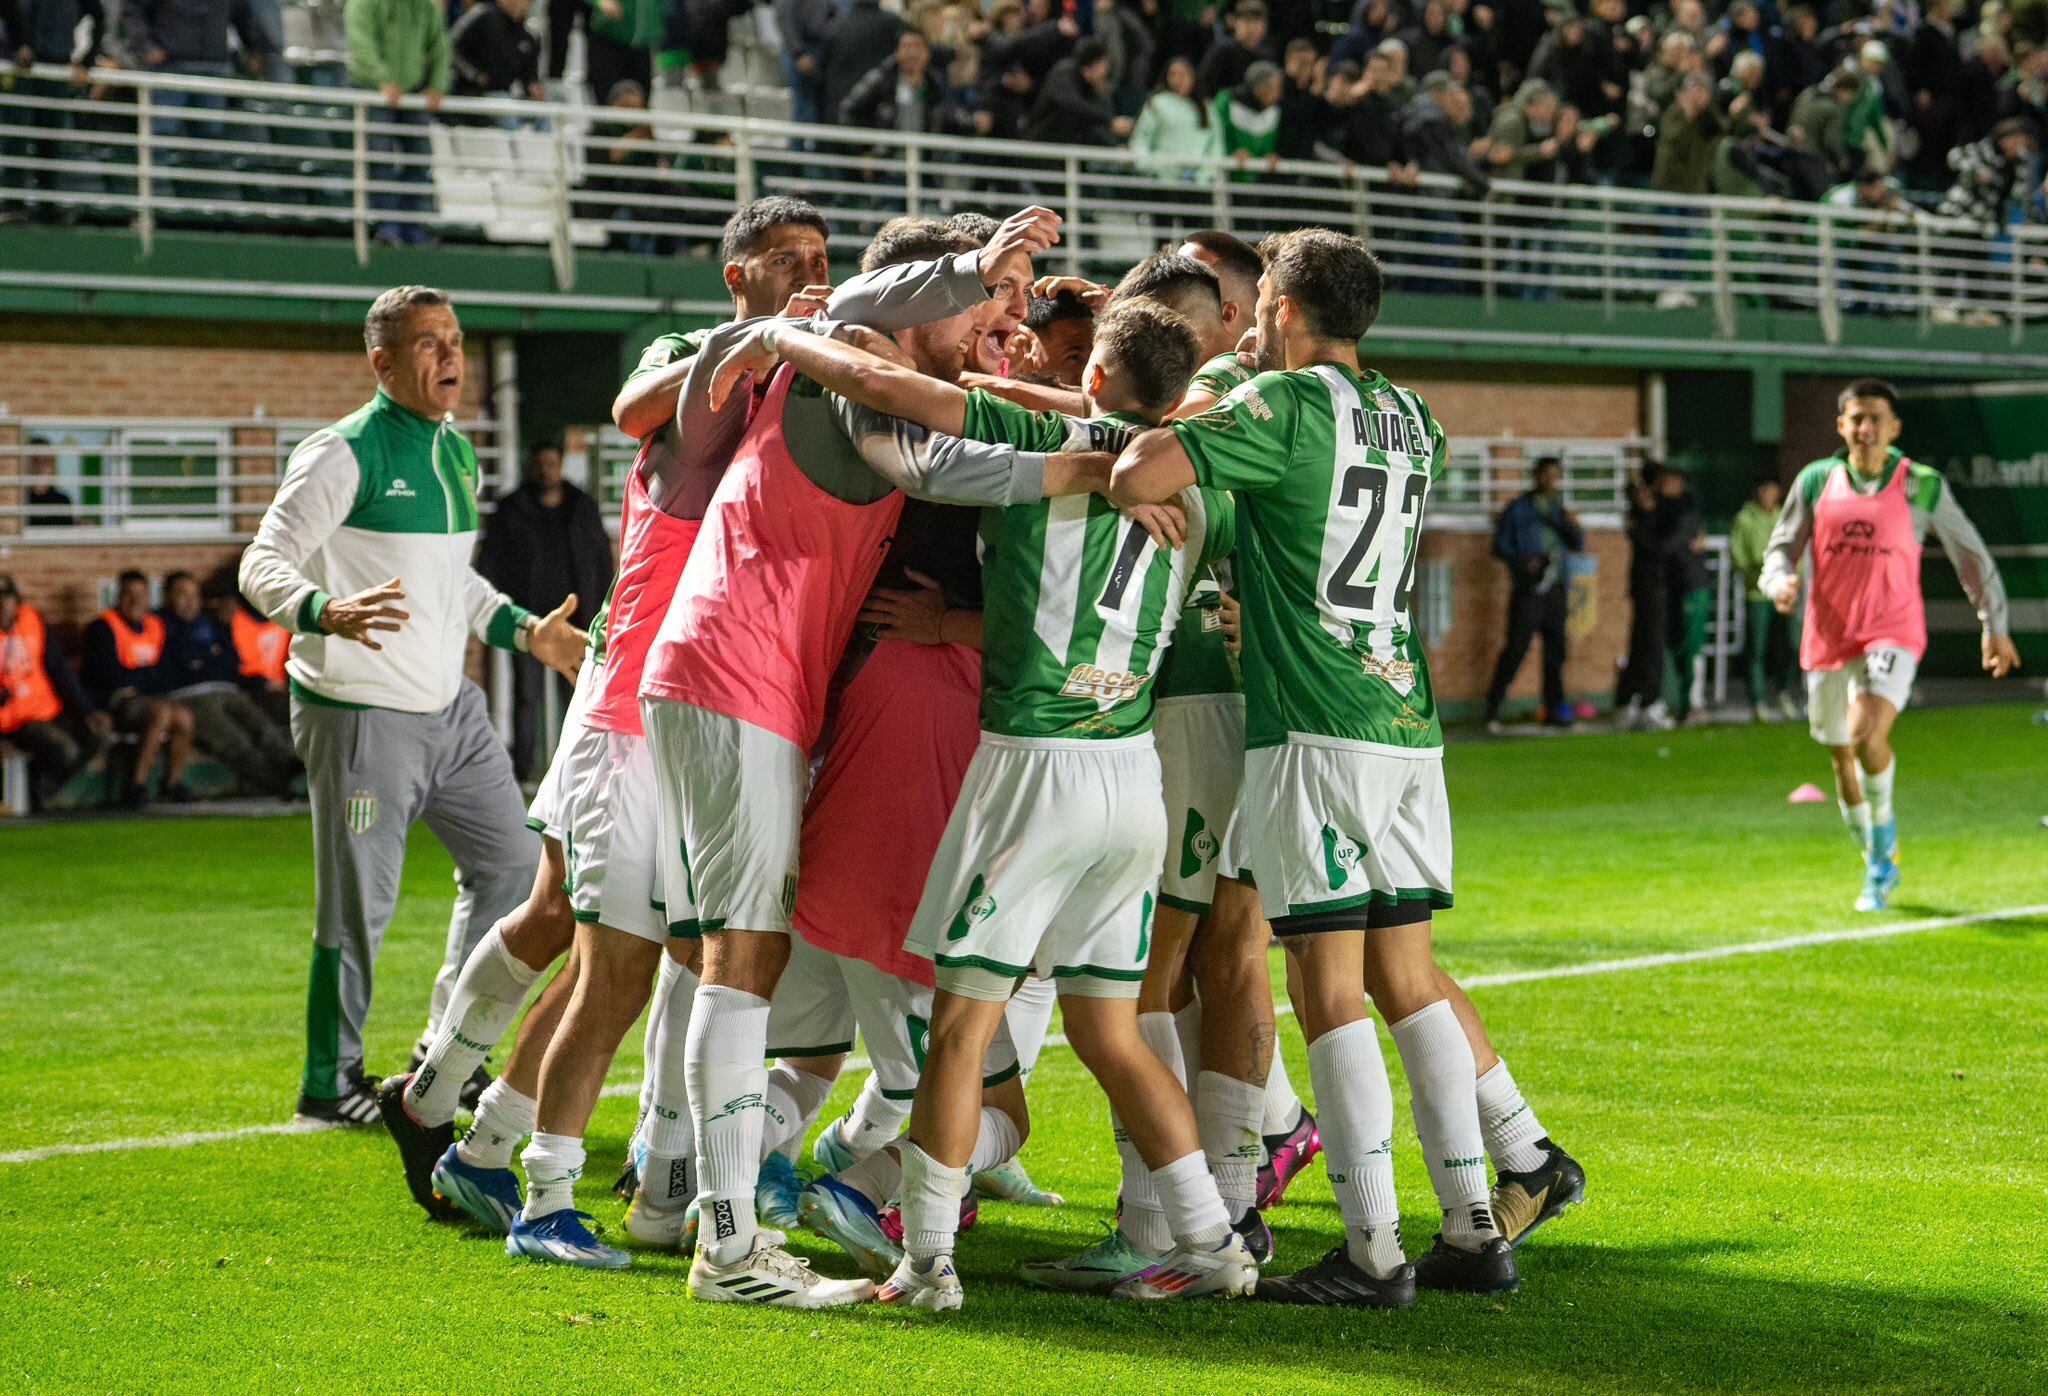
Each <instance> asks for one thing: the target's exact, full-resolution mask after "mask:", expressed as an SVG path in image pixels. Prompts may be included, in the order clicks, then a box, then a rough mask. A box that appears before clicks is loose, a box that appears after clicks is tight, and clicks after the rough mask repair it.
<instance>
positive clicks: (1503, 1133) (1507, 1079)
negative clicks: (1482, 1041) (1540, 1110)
mask: <svg viewBox="0 0 2048 1396" xmlns="http://www.w3.org/2000/svg"><path fill="white" fill-rule="evenodd" d="M1475 1094H1476V1096H1477V1097H1478V1101H1479V1132H1480V1134H1482V1135H1484V1136H1485V1138H1486V1152H1487V1154H1488V1155H1489V1156H1490V1157H1491V1158H1492V1159H1493V1166H1494V1167H1495V1168H1498V1169H1501V1170H1502V1171H1504V1172H1508V1173H1527V1172H1528V1171H1529V1170H1530V1169H1532V1168H1541V1167H1542V1166H1543V1160H1545V1159H1546V1158H1548V1157H1550V1151H1549V1150H1548V1149H1542V1148H1538V1147H1537V1143H1538V1141H1539V1140H1542V1139H1543V1138H1545V1137H1546V1136H1545V1135H1544V1133H1543V1126H1542V1124H1540V1123H1539V1122H1538V1121H1537V1119H1536V1112H1535V1111H1534V1110H1531V1109H1530V1108H1529V1102H1528V1101H1526V1100H1524V1099H1522V1090H1521V1087H1519V1086H1517V1085H1516V1084H1515V1078H1514V1077H1512V1076H1510V1075H1508V1064H1507V1063H1506V1062H1505V1061H1497V1062H1495V1063H1494V1064H1493V1069H1492V1070H1490V1071H1488V1072H1487V1073H1486V1074H1485V1075H1484V1076H1482V1077H1480V1078H1479V1081H1478V1083H1477V1085H1476V1087H1475Z"/></svg>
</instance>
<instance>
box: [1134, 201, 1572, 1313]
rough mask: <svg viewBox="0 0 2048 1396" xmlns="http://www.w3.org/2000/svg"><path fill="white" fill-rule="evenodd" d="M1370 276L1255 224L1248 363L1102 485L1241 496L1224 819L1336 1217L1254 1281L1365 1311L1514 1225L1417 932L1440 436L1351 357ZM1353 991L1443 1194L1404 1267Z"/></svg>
mask: <svg viewBox="0 0 2048 1396" xmlns="http://www.w3.org/2000/svg"><path fill="white" fill-rule="evenodd" d="M1383 286H1384V278H1383V275H1382V273H1381V271H1380V267H1379V263H1378V262H1377V260H1375V259H1374V257H1373V256H1372V254H1371V253H1370V252H1368V251H1367V250H1366V248H1365V246H1364V244H1363V243H1360V242H1359V241H1357V240H1356V239H1354V238H1349V237H1344V236H1342V235H1339V234H1336V233H1330V232H1324V231H1321V230H1306V231H1302V232H1297V233H1292V234H1288V235H1285V236H1284V237H1280V238H1276V239H1274V240H1273V241H1272V242H1270V243H1269V244H1268V245H1267V252H1266V258H1265V271H1264V274H1263V276H1262V277H1261V279H1260V282H1259V293H1258V301H1257V316H1258V328H1259V336H1258V344H1259V362H1260V366H1261V369H1262V371H1261V372H1260V374H1259V375H1258V376H1257V377H1256V378H1254V379H1253V380H1252V381H1251V382H1250V383H1247V384H1245V385H1244V386H1242V387H1240V388H1238V389H1236V390H1235V391H1233V392H1232V393H1231V394H1230V395H1229V396H1227V397H1226V398H1225V399H1224V400H1223V401H1222V402H1221V403H1219V404H1218V405H1217V406H1216V407H1214V408H1212V409H1210V410H1209V411H1207V412H1204V413H1201V414H1199V415H1197V416H1194V417H1190V418H1186V419H1183V420H1181V421H1177V422H1175V423H1173V424H1172V425H1171V426H1170V427H1169V428H1168V429H1166V430H1163V431H1154V432H1147V433H1145V434H1144V435H1142V436H1140V437H1139V438H1137V440H1136V441H1134V442H1133V443H1132V444H1131V445H1130V446H1129V447H1127V448H1126V449H1125V451H1124V453H1123V455H1122V456H1121V458H1120V459H1119V461H1118V463H1117V467H1116V471H1115V476H1114V483H1113V486H1112V489H1111V498H1112V499H1114V500H1117V501H1118V502H1123V503H1137V502H1144V501H1148V500H1160V499H1166V498H1170V497H1172V496H1173V495H1174V494H1176V493H1178V492H1179V491H1181V490H1183V489H1185V488H1187V487H1188V486H1189V485H1191V484H1197V483H1199V484H1202V485H1204V486H1207V487H1210V488H1219V489H1233V490H1236V491H1237V492H1238V493H1239V496H1240V501H1241V502H1240V507H1241V508H1242V509H1243V512H1244V516H1245V526H1244V528H1243V530H1242V532H1243V538H1242V540H1241V546H1240V549H1239V556H1238V573H1239V580H1240V582H1241V584H1242V586H1243V600H1244V659H1245V707H1246V712H1245V722H1246V740H1247V743H1248V746H1249V750H1248V752H1247V755H1246V769H1245V785H1244V791H1243V794H1242V795H1241V797H1240V806H1239V813H1238V816H1237V818H1238V821H1239V824H1240V826H1241V827H1242V828H1243V829H1244V831H1245V834H1246V836H1247V841H1248V845H1249V852H1250V863H1251V867H1252V870H1253V872H1254V874H1255V876H1256V879H1257V885H1258V891H1259V896H1260V899H1261V901H1262V903H1263V904H1264V908H1265V911H1266V913H1267V916H1268V917H1269V919H1270V920H1271V922H1272V925H1273V929H1274V931H1275V932H1276V933H1277V934H1278V935H1279V936H1280V937H1281V938H1282V940H1283V942H1284V943H1285V944H1286V945H1287V948H1288V951H1289V953H1290V954H1291V955H1292V956H1294V957H1295V959H1296V961H1297V963H1298V964H1299V965H1300V967H1301V975H1302V992H1301V994H1300V995H1299V996H1298V997H1297V999H1296V1007H1297V1009H1298V1010H1299V1011H1300V1014H1301V1017H1302V1019H1303V1024H1302V1026H1303V1031H1304V1033H1305V1034H1306V1035H1307V1036H1308V1038H1309V1062H1310V1072H1311V1076H1312V1079H1313V1080H1314V1082H1315V1087H1316V1099H1317V1103H1318V1105H1319V1106H1320V1107H1321V1110H1322V1116H1321V1125H1322V1134H1323V1143H1324V1148H1325V1149H1326V1150H1327V1156H1328V1159H1329V1167H1330V1177H1331V1182H1332V1185H1333V1186H1334V1187H1335V1189H1336V1192H1337V1198H1338V1204H1339V1209H1340V1210H1341V1212H1342V1213H1343V1217H1344V1222H1345V1232H1346V1237H1345V1244H1344V1245H1342V1246H1339V1247H1337V1248H1336V1249H1335V1250H1333V1251H1331V1252H1330V1254H1329V1255H1328V1256H1326V1257H1325V1258H1324V1259H1323V1260H1321V1261H1319V1262H1317V1263H1316V1264H1315V1265H1312V1266H1310V1267H1308V1268H1307V1269H1305V1270H1302V1271H1300V1272H1297V1273H1296V1274H1295V1275H1292V1276H1288V1277H1285V1278H1280V1279H1275V1280H1269V1281H1264V1282H1262V1283H1261V1285H1260V1292H1261V1294H1262V1296H1264V1297H1270V1298H1274V1299H1280V1300H1285V1301H1291V1302H1301V1303H1338V1304H1355V1305H1362V1306H1373V1307H1387V1306H1399V1305H1406V1304H1409V1303H1412V1302H1413V1299H1414V1290H1415V1287H1416V1286H1417V1285H1418V1284H1420V1285H1423V1286H1425V1287H1432V1288H1440V1289H1461V1290H1477V1291H1493V1290H1499V1289H1507V1288H1511V1287H1513V1285H1514V1284H1515V1283H1516V1272H1515V1262H1514V1253H1513V1248H1512V1243H1511V1241H1510V1240H1509V1238H1507V1237H1505V1236H1503V1235H1502V1234H1501V1233H1500V1231H1499V1230H1498V1229H1497V1227H1496V1226H1495V1224H1494V1220H1493V1216H1492V1211H1491V1208H1490V1206H1489V1205H1488V1187H1487V1179H1486V1158H1487V1148H1486V1143H1485V1140H1484V1136H1483V1133H1482V1126H1481V1115H1482V1112H1481V1109H1480V1107H1479V1104H1478V1099H1477V1096H1478V1091H1477V1089H1476V1086H1475V1080H1476V1077H1477V1072H1476V1070H1475V1067H1476V1062H1475V1055H1474V1051H1473V1048H1472V1046H1471V1044H1470V1043H1469V1042H1468V1040H1467V1035H1466V1030H1465V1027H1464V1026H1463V1025H1462V1024H1461V1022H1460V1012H1459V1009H1460V1007H1466V1008H1469V1005H1462V1004H1459V1003H1454V1001H1453V997H1454V996H1453V993H1452V990H1453V989H1454V987H1455V986H1452V985H1450V983H1449V980H1448V979H1447V978H1446V977H1445V976H1444V975H1443V973H1442V971H1441V970H1439V969H1438V968H1437V966H1436V963H1435V960H1434V956H1433V953H1432V951H1431V947H1430V928H1431V920H1432V917H1433V915H1434V912H1435V910H1436V909H1437V908H1440V907H1448V906H1449V905H1450V902H1451V842H1450V816H1449V809H1448V805H1447V802H1446V800H1445V795H1444V786H1443V769H1442V754H1443V745H1442V744H1443V736H1442V729H1441V727H1440V725H1439V724H1438V721H1437V715H1436V704H1435V699H1434V694H1433V692H1432V690H1431V687H1430V682H1429V672H1428V667H1427V663H1426V658H1425V655H1424V652H1423V649H1422V644H1421V641H1420V639H1419V638H1418V637H1417V636H1416V635H1415V633H1414V630H1413V627H1412V625H1411V623H1410V620H1409V616H1408V591H1409V588H1410V586H1411V585H1412V580H1413V567H1414V562H1415V558H1416V554H1417V543H1418V538H1419V534H1420V531H1421V523H1422V510H1423V505H1424V503H1425V501H1426V499H1427V497H1428V492H1429V487H1430V483H1431V481H1432V479H1433V478H1434V476H1435V474H1436V473H1437V472H1438V471H1440V470H1441V469H1442V466H1443V456H1444V442H1443V433H1442V430H1441V428H1439V427H1438V426H1437V424H1436V421H1435V419H1434V418H1433V417H1431V416H1430V414H1429V409H1428V408H1427V407H1426V406H1425V405H1424V404H1423V403H1422V400H1421V399H1420V398H1419V397H1417V396H1416V395H1415V394H1414V393H1412V392H1407V391H1405V390H1403V389H1400V388H1397V387H1395V386H1394V385H1393V384H1391V383H1389V382H1388V381H1387V380H1386V379H1385V378H1384V377H1382V376H1381V375H1379V374H1378V373H1375V372H1372V371H1370V370H1368V369H1364V368H1362V367H1361V366H1360V364H1359V362H1358V342H1359V340H1360V338H1361V337H1362V336H1363V335H1364V334H1365V332H1366V330H1367V329H1368V328H1369V327H1370V326H1371V324H1372V322H1373V319H1374V318H1375V316H1376V315H1377V313H1378V310H1379V302H1380V294H1381V291H1382V288H1383ZM1368 992H1369V993H1370V995H1371V997H1372V1000H1373V1002H1374V1004H1375V1005H1376V1006H1377V1007H1378V1008H1379V1009H1380V1011H1381V1013H1382V1014H1383V1015H1384V1016H1385V1017H1386V1018H1387V1019H1388V1021H1389V1022H1390V1024H1391V1025H1392V1029H1393V1035H1394V1040H1395V1043H1396V1045H1397V1046H1398V1047H1399V1048H1400V1051H1401V1056H1402V1060H1403V1062H1404V1064H1405V1065H1406V1067H1407V1069H1408V1076H1409V1081H1410V1086H1411V1091H1412V1096H1413V1104H1414V1110H1415V1119H1416V1129H1417V1132H1418V1133H1419V1134H1420V1135H1421V1137H1422V1143H1423V1148H1424V1153H1425V1157H1426V1159H1427V1162H1428V1165H1429V1171H1430V1178H1431V1182H1432V1183H1433V1184H1434V1186H1435V1190H1436V1193H1437V1198H1438V1202H1439V1204H1440V1206H1441V1207H1442V1208H1443V1218H1444V1220H1443V1230H1442V1232H1441V1234H1440V1235H1439V1237H1438V1239H1437V1243H1436V1245H1435V1246H1434V1247H1433V1248H1432V1250H1431V1251H1430V1252H1429V1253H1428V1254H1427V1255H1425V1256H1424V1257H1423V1258H1422V1260H1421V1262H1420V1263H1419V1264H1416V1265H1413V1266H1411V1265H1410V1264H1408V1262H1407V1258H1406V1256H1405V1254H1404V1252H1403V1250H1402V1247H1401V1241H1400V1234H1399V1211H1398V1208H1397V1206H1396V1202H1395V1197H1394V1187H1393V1168H1392V1159H1391V1154H1390V1147H1389V1136H1390V1135H1391V1132H1392V1123H1393V1100H1392V1095H1391V1093H1390V1091H1389V1090H1388V1088H1387V1078H1386V1070H1385V1065H1384V1063H1383V1061H1382V1060H1381V1057H1380V1049H1379V1042H1378V1038H1377V1036H1376V1033H1375V1029H1374V1027H1373V1024H1372V1020H1371V1018H1370V1016H1369V1014H1368V1012H1367V1009H1366V1004H1365V1000H1366V996H1367V994H1368ZM1459 997H1462V996H1459ZM1500 1074H1501V1076H1503V1077H1504V1076H1505V1069H1504V1068H1502V1069H1500ZM1492 1075H1493V1073H1492V1071H1491V1070H1489V1076H1492ZM1513 1114H1514V1121H1515V1127H1516V1128H1517V1129H1520V1130H1531V1129H1535V1128H1536V1126H1535V1122H1534V1119H1533V1117H1532V1116H1531V1115H1530V1112H1528V1111H1527V1109H1526V1107H1523V1108H1519V1109H1516V1110H1515V1111H1514V1112H1513ZM1539 1132H1540V1131H1539ZM1520 1142H1528V1141H1527V1140H1526V1139H1525V1140H1523V1141H1520ZM1532 1152H1533V1151H1532ZM1557 1152H1558V1153H1560V1154H1561V1151H1557ZM1533 1157H1534V1160H1535V1162H1537V1163H1541V1162H1543V1161H1544V1159H1545V1158H1546V1157H1547V1155H1546V1154H1544V1153H1534V1154H1533Z"/></svg>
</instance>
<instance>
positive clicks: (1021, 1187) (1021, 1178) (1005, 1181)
mask: <svg viewBox="0 0 2048 1396" xmlns="http://www.w3.org/2000/svg"><path fill="white" fill-rule="evenodd" d="M973 1195H974V1196H978V1197H992V1198H994V1199H995V1200H996V1201H998V1202H1015V1203H1017V1204H1019V1205H1020V1206H1024V1207H1064V1206H1065V1205H1066V1202H1067V1199H1066V1198H1064V1197H1061V1196H1060V1195H1059V1194H1058V1193H1056V1192H1047V1191H1046V1190H1045V1189H1044V1188H1041V1187H1040V1186H1038V1184H1036V1183H1034V1182H1032V1181H1031V1175H1030V1174H1029V1173H1026V1172H1025V1171H1024V1164H1023V1162H1022V1161H1021V1160H1019V1159H1014V1158H1013V1159H1011V1160H1010V1161H1009V1162H1008V1163H999V1164H997V1165H996V1166H995V1167H994V1168H988V1169H983V1170H982V1171H981V1172H979V1173H977V1174H975V1175H974V1187H973ZM963 1225H964V1223H963Z"/></svg>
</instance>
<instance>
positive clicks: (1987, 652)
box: [1758, 378, 2020, 911]
mask: <svg viewBox="0 0 2048 1396" xmlns="http://www.w3.org/2000/svg"><path fill="white" fill-rule="evenodd" d="M1838 410H1839V415H1838V416H1837V417H1836V419H1835V430H1836V431H1837V432H1839V433H1840V435H1841V438H1842V450H1841V452H1840V453H1838V454H1836V455H1832V456H1829V457H1828V458H1827V459H1825V460H1817V461H1815V462H1814V463H1813V464H1811V465H1809V466H1807V467H1806V468H1805V469H1804V470H1802V471H1800V472H1799V478H1798V479H1796V480H1794V481H1793V482H1792V489H1791V491H1790V492H1789V493H1788V494H1787V495H1786V496H1785V507H1784V510H1783V512H1781V513H1780V514H1779V515H1778V526H1777V527H1776V528H1775V529H1773V530H1772V532H1771V541H1770V545H1769V547H1768V548H1767V549H1766V550H1765V553H1764V566H1763V575H1762V576H1761V577H1760V578H1759V579H1758V585H1759V586H1760V587H1761V588H1762V590H1763V593H1764V595H1766V596H1768V597H1769V598H1770V599H1771V602H1772V603H1773V604H1774V605H1776V606H1777V608H1778V609H1779V610H1780V611H1783V612H1785V613H1787V614H1790V612H1791V610H1792V608H1793V607H1794V606H1795V605H1797V604H1798V601H1799V592H1800V581H1799V564H1800V560H1801V558H1802V557H1804V556H1805V555H1806V553H1807V552H1808V550H1809V549H1810V550H1811V552H1812V555H1813V583H1812V589H1811V591H1810V592H1809V593H1808V596H1807V600H1806V628H1805V630H1804V632H1803V633H1802V634H1801V636H1800V640H1799V667H1800V668H1802V669H1804V670H1805V671H1806V706H1807V714H1806V715H1807V722H1808V725H1809V727H1810V728H1811V730H1812V732H1813V739H1814V740H1815V741H1817V742H1819V743H1821V744H1822V745H1823V746H1825V747H1827V749H1828V754H1829V755H1830V757H1832V758H1833V760H1834V766H1835V798H1836V801H1837V802H1838V803H1839V804H1840V806H1841V810H1842V819H1843V821H1844V822H1846V823H1847V824H1848V826H1849V832H1850V833H1851V834H1852V835H1854V836H1855V839H1856V846H1857V847H1858V848H1859V849H1860V850H1861V851H1862V853H1863V865H1864V868H1863V891H1862V893H1861V894H1860V895H1859V896H1858V897H1857V898H1856V909H1857V910H1858V911H1883V910H1884V909H1885V906H1886V905H1887V903H1888V902H1889V900H1890V898H1891V894H1892V891H1893V889H1894V888H1896V887H1897V886H1898V885H1899V864H1898V857H1897V854H1898V838H1899V826H1898V820H1897V819H1896V817H1895V816H1894V814H1893V811H1892V788H1893V782H1894V781H1895V779H1896V778H1897V776H1898V773H1899V765H1898V761H1897V759H1896V757H1895V756H1894V755H1893V753H1892V745H1891V734H1892V724H1893V723H1894V722H1896V721H1897V720H1898V716H1899V712H1900V710H1901V709H1903V708H1904V707H1905V706H1906V700H1907V699H1908V698H1910V697H1911V696H1912V692H1913V676H1914V674H1915V673H1917V672H1918V670H1919V667H1920V657H1921V656H1922V655H1924V654H1925V653H1926V652H1927V605H1926V602H1925V601H1923V600H1922V599H1921V595H1920V549H1921V542H1922V540H1923V539H1924V538H1925V537H1926V536H1927V531H1928V530H1929V529H1930V528H1931V529H1933V530H1934V535H1935V537H1937V538H1939V539H1940V540H1941V546H1942V549H1943V550H1944V551H1945V552H1947V553H1948V558H1949V561H1950V562H1951V563H1953V564H1954V565H1955V569H1956V576H1957V577H1958V578H1959V579H1960V580H1961V582H1962V584H1963V593H1964V594H1965V595H1966V596H1968V597H1969V598H1970V604H1971V605H1973V606H1975V607H1976V608H1977V619H1978V620H1979V621H1981V622H1982V623H1983V626H1984V636H1983V660H1984V668H1985V669H1986V670H1988V671H1989V672H1990V673H1991V675H1992V677H1994V678H2003V677H2005V675H2007V674H2009V673H2011V672H2012V671H2013V670H2014V669H2017V668H2018V667H2019V663H2020V655H2019V651H2018V650H2017V649H2015V648H2014V647H2013V643H2012V636H2011V634H2010V633H2009V632H2008V617H2007V609H2006V600H2005V583H2004V582H2003V581H2002V580H2000V578H1999V575H1998V564H1997V563H1995V562H1993V561H1992V559H1991V553H1990V551H1989V550H1988V549H1987V548H1986V547H1985V546H1984V539H1983V536H1982V535H1981V534H1979V533H1978V532H1977V527H1976V525H1975V524H1973V523H1971V522H1970V520H1969V517H1968V516H1967V515H1965V514H1964V513H1963V510H1962V506H1961V505H1959V504H1957V503H1956V498H1955V492H1954V491H1953V490H1951V489H1950V488H1949V487H1948V482H1947V481H1945V480H1943V479H1942V478H1941V476H1940V475H1939V474H1937V473H1936V472H1935V471H1934V470H1932V469H1930V468H1929V467H1927V466H1924V465H1921V464H1920V463H1919V462H1918V461H1914V460H1910V459H1908V458H1907V457H1906V456H1904V455H1902V454H1900V452H1899V451H1898V450H1897V449H1896V448H1895V447H1894V446H1893V444H1892V443H1893V442H1895V441H1897V440H1898V439H1899V428H1900V426H1901V425H1902V424H1901V423H1900V421H1899V393H1898V389H1896V388H1894V387H1893V386H1892V385H1891V384H1889V383H1887V382H1885V381H1884V380H1882V379H1879V378H1859V379H1857V380H1856V381H1855V382H1853V383H1851V384H1850V385H1849V386H1848V387H1846V388H1844V389H1843V390H1842V395H1841V398H1840V400H1839V403H1838Z"/></svg>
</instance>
